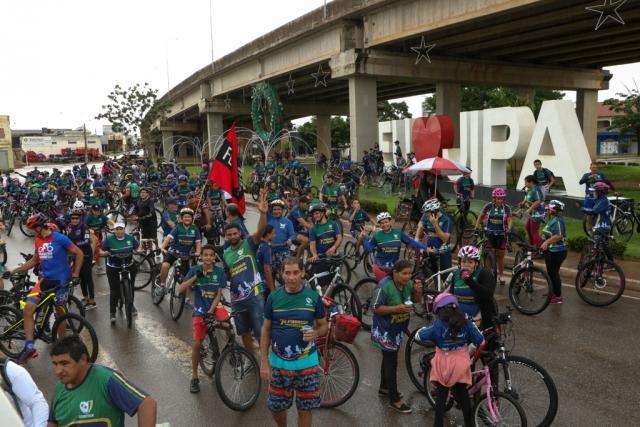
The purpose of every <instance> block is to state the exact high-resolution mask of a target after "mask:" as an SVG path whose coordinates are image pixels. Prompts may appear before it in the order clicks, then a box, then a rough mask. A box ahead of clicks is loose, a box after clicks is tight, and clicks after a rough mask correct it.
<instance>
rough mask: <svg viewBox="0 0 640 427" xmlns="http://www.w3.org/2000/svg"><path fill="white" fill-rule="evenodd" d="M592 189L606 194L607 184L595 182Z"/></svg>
mask: <svg viewBox="0 0 640 427" xmlns="http://www.w3.org/2000/svg"><path fill="white" fill-rule="evenodd" d="M592 187H593V188H594V189H595V190H596V191H601V192H603V193H606V192H608V191H609V188H611V187H609V184H607V183H606V182H602V181H599V182H596V183H595V184H593V185H592Z"/></svg>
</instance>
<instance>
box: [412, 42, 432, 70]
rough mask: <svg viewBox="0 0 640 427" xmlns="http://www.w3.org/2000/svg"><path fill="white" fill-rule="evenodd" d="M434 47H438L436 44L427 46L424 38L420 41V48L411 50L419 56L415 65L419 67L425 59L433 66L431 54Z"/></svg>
mask: <svg viewBox="0 0 640 427" xmlns="http://www.w3.org/2000/svg"><path fill="white" fill-rule="evenodd" d="M434 47H436V44H435V43H434V44H427V43H426V42H425V41H424V36H422V38H421V39H420V46H414V47H412V48H411V50H412V51H414V52H415V53H417V54H418V57H417V58H416V63H415V65H418V64H419V63H420V61H422V60H423V59H424V60H426V61H427V62H428V63H429V64H431V58H430V57H429V52H430V51H431V49H433V48H434Z"/></svg>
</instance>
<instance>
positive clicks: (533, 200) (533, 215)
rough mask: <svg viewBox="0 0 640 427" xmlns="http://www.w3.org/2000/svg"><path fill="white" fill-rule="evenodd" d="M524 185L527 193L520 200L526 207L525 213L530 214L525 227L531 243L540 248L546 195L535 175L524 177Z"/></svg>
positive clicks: (523, 207)
mask: <svg viewBox="0 0 640 427" xmlns="http://www.w3.org/2000/svg"><path fill="white" fill-rule="evenodd" d="M524 185H525V187H526V189H527V194H526V195H525V197H524V200H523V201H522V202H520V207H521V208H522V209H524V213H525V214H527V215H529V218H527V224H526V227H525V229H526V230H527V236H528V237H529V244H530V245H531V246H535V247H536V248H539V247H540V244H541V243H542V239H541V238H540V225H541V224H542V223H543V222H544V195H543V193H542V188H541V187H540V186H539V185H538V181H537V180H536V177H535V176H533V175H527V176H526V177H525V178H524Z"/></svg>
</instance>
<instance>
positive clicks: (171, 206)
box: [160, 199, 178, 238]
mask: <svg viewBox="0 0 640 427" xmlns="http://www.w3.org/2000/svg"><path fill="white" fill-rule="evenodd" d="M177 225H178V202H177V201H176V200H174V199H169V200H167V209H166V210H165V211H164V212H162V219H161V220H160V227H162V233H163V236H162V237H163V238H165V237H167V235H168V234H169V233H171V230H173V229H174V228H176V226H177Z"/></svg>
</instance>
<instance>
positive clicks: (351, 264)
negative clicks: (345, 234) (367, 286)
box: [342, 230, 375, 276]
mask: <svg viewBox="0 0 640 427" xmlns="http://www.w3.org/2000/svg"><path fill="white" fill-rule="evenodd" d="M362 232H363V233H365V239H367V238H368V237H369V236H370V235H371V232H366V231H364V230H363V231H362ZM342 254H343V255H344V257H345V262H346V264H347V267H348V268H349V270H350V271H351V272H352V273H353V272H354V271H355V269H356V268H357V267H358V264H360V263H362V267H363V268H364V272H365V274H367V275H368V276H373V262H374V260H375V251H373V252H369V251H367V250H366V249H365V247H364V242H363V244H361V245H360V253H356V242H355V241H353V240H349V241H348V242H347V243H345V244H344V246H343V247H342Z"/></svg>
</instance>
